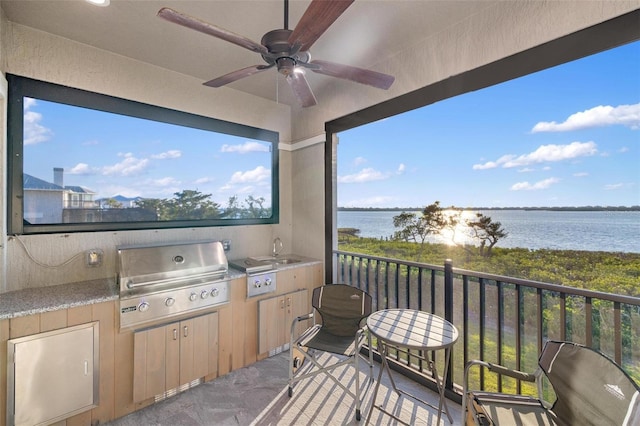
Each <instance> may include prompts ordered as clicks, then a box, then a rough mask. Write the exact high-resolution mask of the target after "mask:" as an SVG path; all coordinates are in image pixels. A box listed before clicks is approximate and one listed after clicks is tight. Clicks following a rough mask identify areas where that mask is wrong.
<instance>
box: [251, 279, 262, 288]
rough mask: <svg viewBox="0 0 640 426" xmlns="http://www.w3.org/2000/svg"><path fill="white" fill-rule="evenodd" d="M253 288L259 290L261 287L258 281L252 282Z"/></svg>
mask: <svg viewBox="0 0 640 426" xmlns="http://www.w3.org/2000/svg"><path fill="white" fill-rule="evenodd" d="M253 286H254V287H255V288H260V286H261V283H260V280H255V281H254V282H253Z"/></svg>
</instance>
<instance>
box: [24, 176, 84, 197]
mask: <svg viewBox="0 0 640 426" xmlns="http://www.w3.org/2000/svg"><path fill="white" fill-rule="evenodd" d="M22 186H23V188H24V189H25V190H44V191H71V192H75V193H79V194H83V193H84V194H95V192H94V191H92V190H90V189H87V188H83V187H81V186H75V185H70V186H64V187H62V186H60V185H56V184H55V183H51V182H47V181H46V180H42V179H40V178H37V177H35V176H31V175H29V174H26V173H23V174H22Z"/></svg>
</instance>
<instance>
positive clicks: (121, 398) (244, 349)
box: [0, 258, 323, 426]
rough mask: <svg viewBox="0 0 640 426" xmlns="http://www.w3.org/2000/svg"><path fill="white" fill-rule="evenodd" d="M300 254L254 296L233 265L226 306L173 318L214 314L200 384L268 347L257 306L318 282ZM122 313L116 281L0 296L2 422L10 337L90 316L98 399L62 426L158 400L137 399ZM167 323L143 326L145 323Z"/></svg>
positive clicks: (316, 268) (0, 420) (130, 332)
mask: <svg viewBox="0 0 640 426" xmlns="http://www.w3.org/2000/svg"><path fill="white" fill-rule="evenodd" d="M301 259H302V260H303V261H301V262H299V263H296V264H282V265H278V267H277V271H276V274H277V280H278V287H277V290H276V291H275V292H273V293H269V294H265V295H259V296H256V297H252V298H247V278H246V274H245V273H243V272H241V271H237V270H234V269H233V268H230V269H229V271H228V278H229V288H230V300H229V303H226V304H223V305H220V306H216V307H213V308H211V309H206V310H204V311H198V312H197V313H193V314H191V315H189V314H185V315H182V316H178V317H172V318H171V320H170V321H171V323H174V322H177V321H182V320H189V319H191V318H192V317H196V316H203V315H209V314H214V315H213V316H214V317H215V318H216V324H217V340H216V341H215V342H212V344H213V347H215V348H217V351H215V354H213V355H214V356H215V359H216V365H215V368H214V370H213V371H211V372H210V373H209V374H208V375H207V376H205V377H204V378H203V380H204V381H209V380H212V379H215V378H216V377H219V376H223V375H225V374H227V373H229V372H230V371H233V370H237V369H239V368H241V367H244V366H248V365H250V364H252V363H254V362H256V361H257V360H259V359H264V358H266V357H268V356H269V353H268V352H267V353H259V352H258V330H259V324H258V303H259V302H260V301H261V300H263V299H268V298H273V297H277V296H280V295H285V294H288V293H292V292H295V291H297V290H301V289H307V290H311V289H313V288H315V287H317V286H320V285H322V284H323V264H322V262H321V261H318V260H314V259H307V258H301ZM308 294H309V295H310V294H311V291H308ZM119 316H120V313H119V296H118V289H117V286H116V283H115V280H113V279H111V280H96V281H90V282H83V283H71V284H64V285H59V286H52V287H44V288H37V289H35V288H34V289H27V290H20V291H16V292H9V293H3V294H2V295H1V297H0V426H1V425H5V424H7V408H8V407H7V396H8V395H7V380H8V374H7V368H6V367H7V362H8V359H7V358H8V357H7V350H6V348H7V342H8V341H9V340H10V339H16V338H20V337H25V336H31V335H37V334H39V333H44V332H48V331H53V330H60V329H65V328H70V327H72V326H75V325H80V324H85V323H90V322H94V321H97V322H98V323H99V360H100V361H99V367H98V368H99V403H98V406H97V407H95V408H93V409H91V410H88V411H84V412H82V413H79V414H76V415H74V416H73V417H69V418H68V419H67V421H66V424H67V426H71V425H76V424H77V425H91V424H95V423H97V422H99V423H105V422H107V421H109V420H112V419H115V418H118V417H122V416H124V415H126V414H129V413H131V412H133V411H136V410H139V409H141V408H143V407H146V406H149V405H151V404H153V403H155V402H156V398H154V397H151V398H147V399H145V400H143V401H139V402H134V397H133V382H134V374H135V371H134V370H135V368H134V365H135V360H134V340H135V339H134V337H135V332H136V331H137V330H136V329H134V328H128V329H127V328H125V329H121V328H120V324H119ZM164 325H165V324H163V323H157V324H156V323H152V324H145V326H144V328H145V329H148V328H149V327H155V326H158V327H160V326H164ZM214 335H215V333H214Z"/></svg>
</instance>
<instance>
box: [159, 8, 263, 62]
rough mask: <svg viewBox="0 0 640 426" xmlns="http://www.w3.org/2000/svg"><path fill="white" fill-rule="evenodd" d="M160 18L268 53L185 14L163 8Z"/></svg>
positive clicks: (232, 34)
mask: <svg viewBox="0 0 640 426" xmlns="http://www.w3.org/2000/svg"><path fill="white" fill-rule="evenodd" d="M158 16H159V17H160V18H162V19H165V20H167V21H169V22H173V23H174V24H178V25H182V26H183V27H187V28H191V29H192V30H196V31H200V32H201V33H204V34H208V35H210V36H214V37H217V38H219V39H222V40H225V41H228V42H229V43H233V44H236V45H238V46H240V47H244V48H245V49H249V50H251V51H253V52H257V53H260V54H262V53H268V52H269V51H268V50H267V48H266V47H264V46H263V45H261V44H259V43H256V42H255V41H253V40H251V39H248V38H246V37H243V36H241V35H239V34H236V33H234V32H231V31H228V30H225V29H224V28H220V27H216V26H215V25H212V24H209V23H208V22H204V21H201V20H200V19H197V18H194V17H192V16H189V15H185V14H184V13H180V12H178V11H176V10H173V9H171V8H168V7H163V8H162V9H160V10H159V11H158Z"/></svg>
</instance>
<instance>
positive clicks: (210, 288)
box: [117, 241, 230, 328]
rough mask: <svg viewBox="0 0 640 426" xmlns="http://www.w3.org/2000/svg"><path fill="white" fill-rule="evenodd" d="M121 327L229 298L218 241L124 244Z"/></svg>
mask: <svg viewBox="0 0 640 426" xmlns="http://www.w3.org/2000/svg"><path fill="white" fill-rule="evenodd" d="M117 269H118V270H117V279H118V285H119V287H120V328H125V327H132V326H141V325H144V324H146V323H150V322H154V321H158V320H162V319H164V318H171V317H173V316H177V315H181V314H184V313H188V312H195V311H198V310H203V309H207V308H211V307H213V306H217V305H221V304H224V303H228V302H229V293H230V292H229V276H228V270H229V266H228V262H227V257H226V255H225V253H224V250H223V247H222V243H220V242H219V241H199V242H185V243H179V244H166V245H145V246H121V247H118V252H117Z"/></svg>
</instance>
